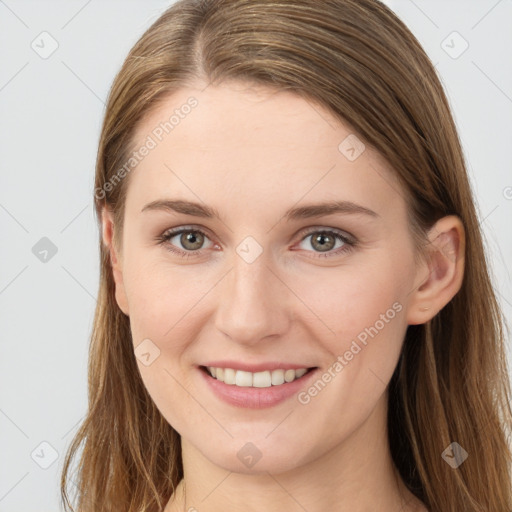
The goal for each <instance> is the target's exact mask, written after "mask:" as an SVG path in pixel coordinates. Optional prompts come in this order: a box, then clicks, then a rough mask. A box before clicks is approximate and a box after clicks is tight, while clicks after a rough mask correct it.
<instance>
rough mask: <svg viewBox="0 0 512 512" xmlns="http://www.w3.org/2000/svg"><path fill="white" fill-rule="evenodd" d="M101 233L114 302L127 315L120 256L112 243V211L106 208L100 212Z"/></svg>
mask: <svg viewBox="0 0 512 512" xmlns="http://www.w3.org/2000/svg"><path fill="white" fill-rule="evenodd" d="M101 233H102V240H103V244H104V245H105V247H106V249H107V250H108V251H109V253H110V264H111V267H112V274H113V276H114V283H115V289H116V302H117V305H118V306H119V308H120V309H121V311H122V312H123V313H124V314H125V315H128V300H127V297H126V291H125V287H124V279H123V272H122V265H121V258H120V257H119V255H118V252H117V249H116V247H115V243H114V218H113V214H112V212H111V211H110V210H108V209H107V208H103V210H102V213H101Z"/></svg>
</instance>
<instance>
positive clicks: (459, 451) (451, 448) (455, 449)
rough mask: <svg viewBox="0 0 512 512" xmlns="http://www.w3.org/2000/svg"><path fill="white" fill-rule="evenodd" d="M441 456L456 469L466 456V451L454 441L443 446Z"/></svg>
mask: <svg viewBox="0 0 512 512" xmlns="http://www.w3.org/2000/svg"><path fill="white" fill-rule="evenodd" d="M441 457H443V459H444V460H445V461H446V463H447V464H449V465H450V466H451V467H452V468H453V469H456V468H458V467H459V466H460V465H461V464H462V463H463V462H464V461H465V460H466V459H467V458H468V452H467V451H466V450H464V448H462V446H461V445H460V444H459V443H457V442H455V441H454V442H453V443H451V444H449V445H448V446H447V447H446V448H445V450H444V451H443V453H442V454H441Z"/></svg>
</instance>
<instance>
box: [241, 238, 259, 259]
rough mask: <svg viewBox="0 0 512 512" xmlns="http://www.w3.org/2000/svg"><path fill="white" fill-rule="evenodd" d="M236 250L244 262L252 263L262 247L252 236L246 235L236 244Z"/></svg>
mask: <svg viewBox="0 0 512 512" xmlns="http://www.w3.org/2000/svg"><path fill="white" fill-rule="evenodd" d="M236 252H237V254H238V255H239V256H240V257H241V258H242V259H243V260H244V261H245V262H246V263H253V262H254V261H256V259H257V258H258V257H259V256H260V254H261V253H262V252H263V247H261V245H260V244H259V243H258V242H257V241H256V240H255V239H254V238H253V237H252V236H248V237H246V238H244V239H243V241H242V242H241V243H240V244H239V245H238V247H237V248H236Z"/></svg>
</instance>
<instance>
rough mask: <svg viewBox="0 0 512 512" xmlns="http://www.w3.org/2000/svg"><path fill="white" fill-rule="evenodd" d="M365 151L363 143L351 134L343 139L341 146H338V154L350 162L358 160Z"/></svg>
mask: <svg viewBox="0 0 512 512" xmlns="http://www.w3.org/2000/svg"><path fill="white" fill-rule="evenodd" d="M365 149H366V146H365V145H364V143H363V141H362V140H361V139H359V138H358V137H357V136H356V135H354V134H353V133H351V134H350V135H349V136H348V137H346V138H345V139H343V140H342V142H341V144H340V145H339V146H338V150H339V152H340V153H341V154H342V155H343V156H345V158H346V159H347V160H349V161H351V162H353V161H354V160H356V159H357V158H359V157H360V156H361V155H362V153H363V152H364V150H365Z"/></svg>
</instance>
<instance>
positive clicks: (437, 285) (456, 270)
mask: <svg viewBox="0 0 512 512" xmlns="http://www.w3.org/2000/svg"><path fill="white" fill-rule="evenodd" d="M428 239H429V244H428V246H427V255H426V261H423V262H422V263H420V264H419V265H418V269H417V273H416V282H417V283H418V284H417V285H416V287H415V288H414V290H413V291H412V292H411V293H410V295H411V299H410V301H409V303H408V308H407V322H408V324H409V325H415V324H424V323H425V322H428V321H429V320H431V319H432V318H433V317H434V316H435V315H437V313H438V312H439V311H441V309H443V308H444V306H446V304H448V302H450V300H451V299H452V298H453V297H454V296H455V294H456V293H457V292H458V291H459V290H460V287H461V285H462V279H463V277H464V248H465V235H464V226H463V225H462V222H461V220H460V219H459V217H457V216H455V215H449V216H446V217H443V218H442V219H440V220H438V221H437V222H436V223H435V224H434V226H433V227H432V228H431V229H430V230H429V233H428Z"/></svg>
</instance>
